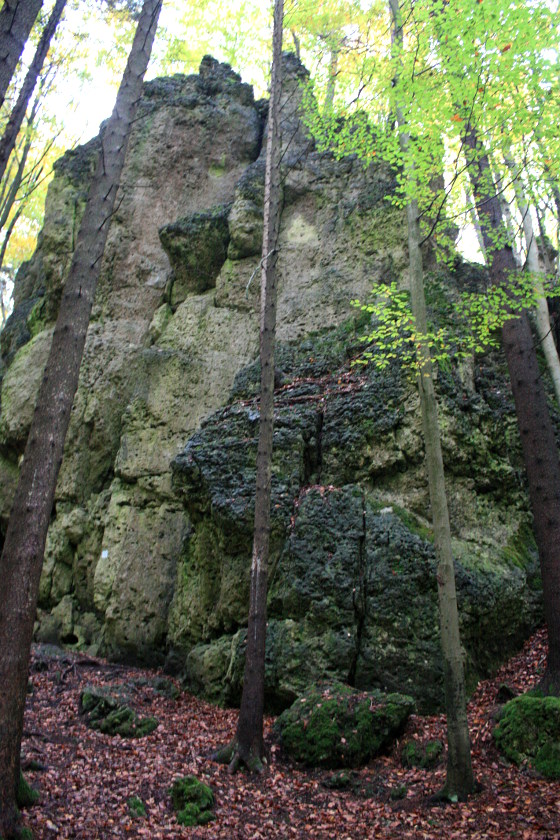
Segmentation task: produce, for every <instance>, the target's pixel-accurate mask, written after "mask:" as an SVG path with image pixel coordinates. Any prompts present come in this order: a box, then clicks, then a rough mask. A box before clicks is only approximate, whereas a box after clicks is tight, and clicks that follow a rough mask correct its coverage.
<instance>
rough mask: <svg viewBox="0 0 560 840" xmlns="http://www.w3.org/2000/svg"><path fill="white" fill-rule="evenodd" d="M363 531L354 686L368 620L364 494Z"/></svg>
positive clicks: (356, 589)
mask: <svg viewBox="0 0 560 840" xmlns="http://www.w3.org/2000/svg"><path fill="white" fill-rule="evenodd" d="M362 526H363V527H362V533H361V535H360V538H359V540H358V567H357V577H356V585H355V587H354V592H353V599H352V600H353V605H354V614H355V617H356V650H355V652H354V656H353V657H352V661H351V663H350V668H349V669H348V677H347V679H346V682H347V683H348V685H351V686H354V685H355V684H356V668H357V665H358V659H359V657H360V653H361V647H362V636H363V633H364V625H365V622H366V606H367V587H366V499H365V496H362Z"/></svg>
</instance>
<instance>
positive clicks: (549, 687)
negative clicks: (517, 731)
mask: <svg viewBox="0 0 560 840" xmlns="http://www.w3.org/2000/svg"><path fill="white" fill-rule="evenodd" d="M465 144H466V146H467V147H468V150H469V152H468V153H469V156H470V160H469V170H470V173H471V180H472V184H473V188H474V193H475V200H476V204H477V212H478V215H479V218H480V221H481V228H482V233H483V236H484V241H485V247H486V251H487V254H488V260H489V269H490V277H491V280H492V282H493V283H495V284H496V285H499V286H503V287H504V288H507V285H508V282H509V278H510V276H511V274H512V273H513V272H515V269H516V266H515V259H514V256H513V252H512V250H511V248H510V247H509V246H507V245H504V246H503V247H498V248H496V246H495V244H494V243H495V242H496V241H498V242H501V241H504V239H503V221H502V214H501V209H500V203H499V201H498V198H497V196H496V194H495V191H493V190H492V178H491V174H490V163H489V160H488V156H487V155H486V154H485V152H484V149H483V148H482V146H481V144H480V142H479V140H478V137H477V133H476V130H475V129H474V128H473V127H472V126H468V129H467V131H466V134H465ZM502 340H503V346H504V351H505V355H506V360H507V365H508V370H509V376H510V381H511V390H512V393H513V398H514V401H515V412H516V415H517V425H518V427H519V433H520V436H521V444H522V447H523V460H524V463H525V470H526V472H527V480H528V484H529V496H530V500H531V509H532V512H533V521H534V531H535V539H536V542H537V547H538V550H539V558H540V566H541V576H542V582H543V598H544V615H545V620H546V624H547V627H548V661H547V667H546V672H545V674H544V676H543V679H542V681H541V687H542V688H543V690H544V691H545V692H547V693H550V694H560V608H559V605H560V460H559V457H558V447H557V445H556V439H555V436H554V428H553V426H552V421H551V418H550V412H549V409H548V404H547V400H546V393H545V390H544V387H543V383H542V379H541V374H540V370H539V364H538V359H537V353H536V350H535V346H534V343H533V336H532V333H531V326H530V323H529V318H528V316H527V313H526V312H524V313H523V314H522V315H521V317H519V318H512V319H511V320H509V321H507V322H506V323H505V324H504V326H503V328H502Z"/></svg>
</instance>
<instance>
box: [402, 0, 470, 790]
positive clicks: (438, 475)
mask: <svg viewBox="0 0 560 840" xmlns="http://www.w3.org/2000/svg"><path fill="white" fill-rule="evenodd" d="M389 5H390V8H391V14H392V18H393V38H394V41H395V42H397V43H398V44H399V45H400V47H401V48H402V42H403V32H402V25H401V22H400V21H401V17H400V10H399V2H398V0H389ZM396 115H397V122H398V125H399V142H400V146H401V150H402V152H403V155H404V157H405V158H406V156H407V150H408V147H409V144H410V138H409V135H408V134H407V131H406V125H405V121H404V117H403V113H402V109H401V108H400V107H399V105H398V104H397V107H396ZM411 174H412V175H413V173H411ZM406 213H407V222H408V254H409V264H410V295H411V309H412V314H413V316H414V321H415V325H416V329H417V331H418V333H419V334H420V335H427V332H428V323H427V315H426V298H425V293H424V269H423V264H422V253H421V250H420V243H421V234H420V225H419V217H420V213H419V209H418V202H417V201H416V199H410V200H409V201H408V204H407V208H406ZM417 353H418V363H419V373H418V378H417V384H418V394H419V397H420V407H421V411H422V431H423V438H424V448H425V451H426V471H427V476H428V486H429V492H430V504H431V508H432V525H433V529H434V542H435V553H436V559H437V563H438V567H437V586H438V603H439V619H440V631H441V648H442V653H443V667H444V686H445V707H446V715H447V745H448V749H447V773H446V780H445V786H444V790H443V792H442V796H444V797H446V798H451V799H455V798H457V799H460V800H464V799H466V798H467V797H468V796H469V795H470V794H471V793H473V791H474V789H475V782H474V776H473V771H472V765H471V744H470V736H469V728H468V721H467V696H466V688H465V670H464V662H463V649H462V646H461V638H460V634H459V614H458V610H457V594H456V589H455V569H454V565H453V552H452V547H451V528H450V524H449V511H448V506H447V495H446V491H445V475H444V468H443V456H442V452H441V439H440V430H439V422H438V411H437V400H436V395H435V390H434V380H433V371H432V362H431V358H430V349H429V347H428V345H427V344H426V343H425V342H422V341H420V343H419V346H418V351H417Z"/></svg>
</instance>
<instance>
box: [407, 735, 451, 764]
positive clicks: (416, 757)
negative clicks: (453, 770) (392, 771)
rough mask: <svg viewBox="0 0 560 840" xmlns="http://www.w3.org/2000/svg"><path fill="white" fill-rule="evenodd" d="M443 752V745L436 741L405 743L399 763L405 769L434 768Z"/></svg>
mask: <svg viewBox="0 0 560 840" xmlns="http://www.w3.org/2000/svg"><path fill="white" fill-rule="evenodd" d="M442 752H443V744H442V742H441V741H439V740H438V739H435V740H434V741H427V742H426V743H425V744H419V743H418V741H407V743H406V744H405V745H404V747H403V750H402V753H401V761H402V763H403V765H404V766H405V767H422V768H423V769H425V770H426V769H429V768H432V767H435V766H436V764H437V763H438V762H439V760H440V757H441V754H442Z"/></svg>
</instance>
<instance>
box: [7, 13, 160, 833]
mask: <svg viewBox="0 0 560 840" xmlns="http://www.w3.org/2000/svg"><path fill="white" fill-rule="evenodd" d="M160 8H161V0H145V2H144V5H143V8H142V12H141V16H140V19H139V22H138V28H137V31H136V35H135V38H134V43H133V45H132V49H131V52H130V56H129V59H128V63H127V67H126V70H125V73H124V76H123V80H122V82H121V86H120V89H119V93H118V95H117V101H116V105H115V109H114V111H113V114H112V116H111V118H110V120H109V122H108V124H107V127H106V129H105V131H104V133H103V138H102V150H101V154H100V156H99V161H98V164H97V169H96V172H95V176H94V179H93V182H92V185H91V188H90V191H89V195H88V201H87V205H86V210H85V213H84V218H83V221H82V225H81V227H80V232H79V235H78V241H77V245H76V250H75V253H74V258H73V260H72V266H71V269H70V276H69V278H68V281H67V283H66V287H65V289H64V293H63V297H62V302H61V306H60V313H59V316H58V320H57V323H56V328H55V332H54V336H53V341H52V346H51V351H50V354H49V358H48V361H47V365H46V368H45V372H44V375H43V379H42V382H41V387H40V390H39V396H38V398H37V404H36V406H35V413H34V415H33V421H32V424H31V430H30V432H29V437H28V440H27V446H26V449H25V454H24V459H23V464H22V468H21V474H20V479H19V483H18V487H17V490H16V494H15V499H14V503H13V507H12V512H11V516H10V521H9V524H8V529H7V532H6V539H5V542H4V549H3V552H2V556H1V558H0V835H1V836H2V837H3V838H4V840H7V839H8V838H11V837H13V836H14V835H15V834H16V833H17V810H16V803H15V792H16V782H17V779H18V776H19V754H20V745H21V736H22V728H23V710H24V704H25V696H26V689H27V672H28V662H29V652H30V647H31V639H32V634H33V624H34V620H35V613H36V607H37V595H38V588H39V579H40V576H41V568H42V562H43V553H44V548H45V540H46V536H47V529H48V525H49V519H50V514H51V509H52V505H53V499H54V493H55V487H56V480H57V477H58V471H59V468H60V464H61V461H62V451H63V447H64V439H65V436H66V432H67V429H68V423H69V420H70V411H71V408H72V402H73V399H74V394H75V392H76V388H77V385H78V375H79V371H80V363H81V359H82V353H83V348H84V344H85V338H86V332H87V328H88V323H89V317H90V312H91V306H92V302H93V296H94V292H95V287H96V284H97V278H98V276H99V271H100V268H101V260H102V257H103V251H104V248H105V242H106V239H107V232H108V228H109V223H110V219H111V215H112V212H113V207H114V203H115V196H116V193H117V188H118V185H119V181H120V177H121V172H122V168H123V164H124V158H125V153H126V147H127V142H128V135H129V133H130V128H131V125H132V122H133V119H134V116H135V113H136V109H137V105H138V101H139V99H140V97H141V95H142V80H143V77H144V73H145V71H146V67H147V65H148V61H149V57H150V52H151V48H152V44H153V39H154V36H155V31H156V27H157V19H158V15H159V11H160Z"/></svg>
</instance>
